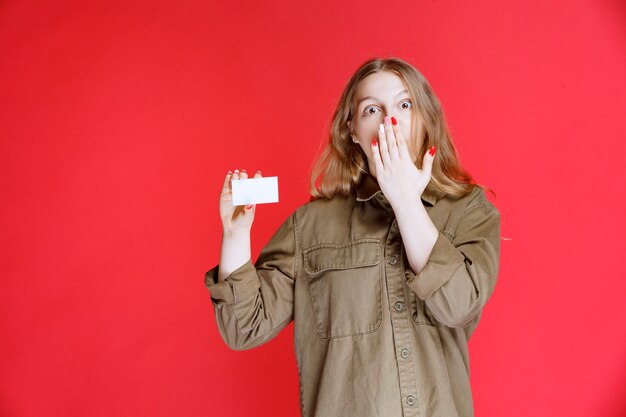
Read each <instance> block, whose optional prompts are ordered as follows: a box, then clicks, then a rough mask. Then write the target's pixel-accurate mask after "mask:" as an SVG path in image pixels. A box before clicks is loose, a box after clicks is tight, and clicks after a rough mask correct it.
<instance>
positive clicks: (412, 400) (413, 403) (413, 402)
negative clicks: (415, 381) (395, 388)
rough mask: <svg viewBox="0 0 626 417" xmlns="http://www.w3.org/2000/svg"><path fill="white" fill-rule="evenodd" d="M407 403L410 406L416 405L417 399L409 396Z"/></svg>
mask: <svg viewBox="0 0 626 417" xmlns="http://www.w3.org/2000/svg"><path fill="white" fill-rule="evenodd" d="M406 403H407V404H408V405H415V397H414V396H412V395H409V396H408V397H406Z"/></svg>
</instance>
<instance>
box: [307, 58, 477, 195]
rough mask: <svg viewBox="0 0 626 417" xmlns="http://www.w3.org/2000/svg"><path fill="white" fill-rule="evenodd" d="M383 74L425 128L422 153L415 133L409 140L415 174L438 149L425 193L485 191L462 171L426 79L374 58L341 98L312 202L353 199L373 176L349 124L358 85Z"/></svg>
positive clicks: (317, 164)
mask: <svg viewBox="0 0 626 417" xmlns="http://www.w3.org/2000/svg"><path fill="white" fill-rule="evenodd" d="M380 71H389V72H392V73H394V74H396V75H398V76H399V77H400V78H401V79H402V81H403V82H404V84H405V85H406V88H407V90H408V92H409V94H410V97H411V100H412V102H413V103H414V106H413V109H415V111H413V112H412V118H413V119H412V125H413V126H416V125H417V124H416V123H417V122H416V120H417V118H418V117H420V118H421V120H422V122H423V124H424V132H425V134H424V140H423V145H422V147H421V149H417V146H416V144H417V143H418V142H417V140H418V139H419V138H418V137H417V132H416V130H417V129H411V135H412V137H411V138H409V139H408V140H411V141H413V148H414V149H416V150H417V154H418V157H417V160H416V162H415V165H416V166H417V168H419V169H421V165H422V161H423V158H424V154H425V152H426V150H427V149H430V148H431V147H432V146H433V145H434V146H436V147H437V154H436V157H435V160H434V163H433V169H432V173H431V179H430V182H429V184H428V187H427V188H428V189H430V190H431V191H434V192H436V193H438V194H442V193H443V194H451V195H454V196H462V195H466V194H468V193H469V192H471V190H472V189H473V188H474V187H477V186H478V187H481V188H483V187H482V186H481V185H479V184H477V183H475V182H474V180H473V178H472V176H471V175H470V174H469V173H468V172H467V171H466V170H465V169H464V168H463V167H462V166H461V164H460V162H459V158H458V155H457V151H456V148H455V146H454V144H453V142H452V139H451V137H450V133H449V130H448V124H447V122H446V118H445V116H444V113H443V110H442V108H441V104H440V103H439V99H438V98H437V96H436V95H435V93H434V92H433V90H432V88H431V87H430V84H429V83H428V81H427V80H426V78H425V77H424V76H423V75H422V74H421V73H420V72H419V71H418V70H417V69H416V68H415V67H413V66H412V65H411V64H409V63H407V62H405V61H403V60H402V59H399V58H385V59H382V58H373V59H370V60H368V61H366V62H365V63H364V64H363V65H361V67H360V68H359V69H358V70H357V71H356V72H355V73H354V75H353V76H352V78H350V80H349V81H348V84H347V86H346V88H345V89H344V91H343V93H342V95H341V99H340V100H339V104H338V106H337V109H336V110H335V113H334V115H333V120H332V124H331V128H330V136H329V141H328V143H327V144H326V147H325V148H324V150H323V151H322V153H321V155H320V156H319V157H318V158H316V160H315V161H314V163H313V166H312V169H311V178H310V189H309V191H310V193H311V201H313V200H316V199H319V198H324V199H331V198H333V197H335V196H337V195H342V196H349V195H353V194H354V192H355V188H356V185H358V184H359V183H360V182H361V180H362V178H363V176H364V175H368V174H369V167H368V164H367V157H366V156H365V153H364V152H363V149H361V147H360V146H359V144H358V143H354V142H353V141H352V140H351V138H350V131H349V128H348V125H347V122H348V120H352V117H353V110H354V109H353V108H354V101H355V95H356V90H357V87H358V85H359V83H360V82H361V80H363V79H364V78H365V77H367V76H368V75H370V74H373V73H376V72H380Z"/></svg>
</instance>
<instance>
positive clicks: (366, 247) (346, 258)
mask: <svg viewBox="0 0 626 417" xmlns="http://www.w3.org/2000/svg"><path fill="white" fill-rule="evenodd" d="M302 252H303V255H304V270H305V271H306V272H307V274H308V287H309V293H310V295H311V303H312V305H313V314H314V316H315V323H316V326H317V332H318V334H319V336H320V337H321V338H322V339H333V338H338V337H346V336H356V335H360V334H366V333H373V332H376V331H377V330H378V329H380V326H381V324H382V320H383V313H382V298H383V286H382V282H383V281H382V279H383V276H382V271H381V262H380V260H381V257H382V255H381V252H382V250H381V247H380V240H379V239H375V238H363V239H356V240H353V241H350V242H348V243H344V244H335V243H321V244H317V245H314V246H311V247H309V248H307V249H304V250H303V251H302Z"/></svg>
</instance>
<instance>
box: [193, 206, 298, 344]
mask: <svg viewBox="0 0 626 417" xmlns="http://www.w3.org/2000/svg"><path fill="white" fill-rule="evenodd" d="M297 253H298V248H297V239H296V227H295V213H293V214H292V215H291V216H289V218H287V220H285V221H284V222H283V224H282V225H281V226H280V227H279V228H278V230H277V231H276V232H275V233H274V235H273V236H272V238H271V239H270V241H269V242H268V243H267V244H266V245H265V247H264V248H263V249H262V250H261V253H260V254H259V257H258V259H257V261H256V263H255V264H254V265H253V264H252V261H251V260H248V261H247V262H246V263H245V264H243V265H242V266H240V267H239V268H238V269H236V270H235V271H233V272H232V273H231V274H230V275H229V276H228V277H226V279H224V280H223V281H221V282H218V279H217V277H218V272H219V265H216V266H215V267H213V268H212V269H210V270H209V271H207V272H206V274H205V277H204V283H205V285H206V287H207V288H208V290H209V293H210V295H211V302H212V304H213V307H214V308H213V310H214V312H215V318H216V320H217V327H218V330H219V332H220V335H221V336H222V339H223V340H224V341H225V342H226V344H227V345H228V346H229V347H230V348H232V349H234V350H245V349H251V348H254V347H257V346H259V345H262V344H263V343H265V342H268V341H270V340H271V339H273V338H274V337H275V336H276V335H277V334H278V333H279V332H280V331H281V330H282V329H283V328H285V327H286V326H287V325H288V324H289V323H290V322H291V320H293V298H294V297H293V291H294V284H295V277H296V273H297V269H298V256H297Z"/></svg>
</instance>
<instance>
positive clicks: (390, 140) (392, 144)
mask: <svg viewBox="0 0 626 417" xmlns="http://www.w3.org/2000/svg"><path fill="white" fill-rule="evenodd" d="M393 120H394V121H395V120H396V119H395V118H393ZM385 138H386V139H387V146H388V148H389V157H390V158H391V160H396V159H398V158H399V157H400V155H398V144H397V143H396V134H395V131H394V128H393V126H392V124H391V119H390V118H389V117H388V116H387V117H385Z"/></svg>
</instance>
